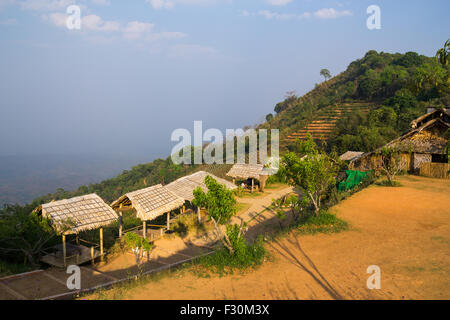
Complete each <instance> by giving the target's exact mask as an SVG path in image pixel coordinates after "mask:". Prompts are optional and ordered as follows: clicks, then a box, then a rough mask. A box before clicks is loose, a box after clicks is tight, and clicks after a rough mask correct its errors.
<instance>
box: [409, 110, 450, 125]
mask: <svg viewBox="0 0 450 320" xmlns="http://www.w3.org/2000/svg"><path fill="white" fill-rule="evenodd" d="M436 118H439V119H441V120H443V121H444V122H447V123H449V122H450V109H449V108H445V109H433V110H432V111H431V112H428V113H426V114H424V115H422V116H420V117H418V118H417V119H414V120H413V121H411V128H413V129H416V128H420V127H421V126H423V125H424V124H426V123H427V122H429V121H430V120H433V119H436Z"/></svg>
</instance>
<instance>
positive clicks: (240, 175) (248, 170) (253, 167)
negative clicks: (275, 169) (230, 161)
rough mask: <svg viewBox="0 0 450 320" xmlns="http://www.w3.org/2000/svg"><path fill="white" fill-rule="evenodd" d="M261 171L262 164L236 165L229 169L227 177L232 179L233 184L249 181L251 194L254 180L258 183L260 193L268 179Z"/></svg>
mask: <svg viewBox="0 0 450 320" xmlns="http://www.w3.org/2000/svg"><path fill="white" fill-rule="evenodd" d="M263 169H264V166H263V165H262V164H247V163H236V164H235V165H233V167H231V169H230V171H228V173H227V176H229V177H232V178H233V183H235V182H236V180H251V192H253V189H254V186H255V179H256V180H258V181H259V183H260V189H261V191H263V190H264V185H265V182H266V180H267V177H268V175H267V174H266V173H265V172H264V170H263Z"/></svg>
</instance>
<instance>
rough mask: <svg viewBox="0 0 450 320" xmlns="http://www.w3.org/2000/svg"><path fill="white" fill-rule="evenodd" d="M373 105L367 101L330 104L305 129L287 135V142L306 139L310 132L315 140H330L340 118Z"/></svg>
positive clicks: (367, 110)
mask: <svg viewBox="0 0 450 320" xmlns="http://www.w3.org/2000/svg"><path fill="white" fill-rule="evenodd" d="M370 108H371V105H369V104H367V103H352V104H342V105H340V106H330V107H326V108H324V109H322V110H320V113H319V115H318V117H317V118H316V119H315V120H313V121H312V122H311V123H309V124H308V125H307V126H306V127H305V128H304V129H301V130H299V131H297V132H294V133H292V134H290V135H289V136H287V138H286V139H285V141H286V142H292V141H295V140H296V139H300V140H302V139H305V138H306V135H307V134H310V135H311V136H312V137H313V139H314V140H328V139H329V138H330V137H331V135H332V134H333V130H334V128H335V127H336V123H337V121H338V120H339V119H341V118H342V117H344V116H345V115H346V114H348V113H351V112H356V111H360V112H363V113H368V112H369V110H370Z"/></svg>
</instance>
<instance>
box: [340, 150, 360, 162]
mask: <svg viewBox="0 0 450 320" xmlns="http://www.w3.org/2000/svg"><path fill="white" fill-rule="evenodd" d="M362 154H364V152H359V151H347V152H345V153H343V154H341V155H340V156H339V159H341V160H342V161H351V160H353V159H355V158H357V157H359V156H361V155H362Z"/></svg>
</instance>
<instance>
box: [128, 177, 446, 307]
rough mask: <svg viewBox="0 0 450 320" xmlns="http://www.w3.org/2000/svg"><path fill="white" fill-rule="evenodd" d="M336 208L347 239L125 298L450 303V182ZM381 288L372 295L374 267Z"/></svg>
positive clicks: (295, 247) (364, 197) (415, 180)
mask: <svg viewBox="0 0 450 320" xmlns="http://www.w3.org/2000/svg"><path fill="white" fill-rule="evenodd" d="M399 181H400V182H401V183H402V187H395V188H388V187H380V186H371V187H369V188H367V189H365V190H363V191H361V192H359V193H357V194H355V195H353V196H352V197H350V198H349V199H347V200H345V201H343V202H341V203H340V204H339V205H338V206H336V207H334V208H333V211H334V212H335V213H336V214H337V215H338V216H339V217H340V218H342V219H344V220H346V221H348V222H349V223H350V225H351V229H350V230H349V231H345V232H342V233H339V234H319V235H311V236H295V235H294V234H290V235H288V236H286V237H284V238H282V239H280V240H278V241H276V242H272V243H268V244H267V248H268V249H269V251H270V253H271V257H272V258H271V261H268V262H266V263H264V265H263V266H261V267H260V268H258V269H257V270H254V271H250V272H248V273H246V274H238V275H236V274H235V275H229V276H224V277H219V276H213V277H212V278H198V277H197V276H195V275H194V274H192V273H190V272H189V271H183V272H181V273H180V274H178V275H177V277H166V278H162V279H160V280H159V281H157V282H150V283H148V284H146V285H144V286H142V287H138V288H135V289H133V290H130V291H128V292H127V293H125V295H124V298H125V299H450V224H449V222H450V206H449V204H450V182H449V180H438V179H429V178H422V177H416V176H404V177H399ZM371 265H377V266H379V267H380V269H381V289H380V290H369V289H367V285H366V281H367V278H368V277H369V276H370V274H367V268H368V267H369V266H371Z"/></svg>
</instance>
